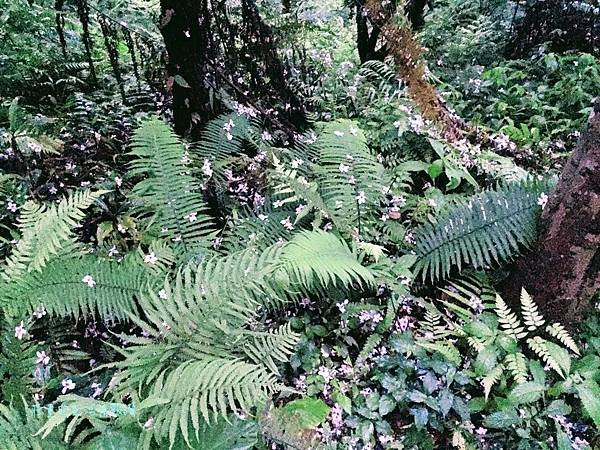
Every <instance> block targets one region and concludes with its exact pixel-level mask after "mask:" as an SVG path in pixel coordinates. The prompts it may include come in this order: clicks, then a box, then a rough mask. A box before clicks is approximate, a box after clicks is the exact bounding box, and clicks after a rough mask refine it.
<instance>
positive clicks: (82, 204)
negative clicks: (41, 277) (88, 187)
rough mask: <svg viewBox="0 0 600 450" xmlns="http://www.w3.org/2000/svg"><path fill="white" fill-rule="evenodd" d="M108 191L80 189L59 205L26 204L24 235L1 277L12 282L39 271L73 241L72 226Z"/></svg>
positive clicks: (31, 202)
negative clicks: (28, 273)
mask: <svg viewBox="0 0 600 450" xmlns="http://www.w3.org/2000/svg"><path fill="white" fill-rule="evenodd" d="M104 193H105V191H97V192H91V191H79V192H75V193H74V194H72V195H71V196H70V197H68V198H64V199H63V200H61V201H60V203H59V204H58V205H50V206H45V205H39V204H36V203H35V202H33V201H29V202H27V203H25V204H24V205H23V208H22V212H21V216H20V219H19V231H20V232H21V238H20V239H19V241H18V243H17V245H16V246H15V248H14V250H13V253H12V255H11V256H10V257H8V258H7V259H6V263H5V268H4V270H3V272H2V277H3V278H4V280H5V281H11V280H14V279H16V278H18V277H19V276H22V275H23V274H25V273H27V272H31V271H34V270H37V271H40V270H41V269H42V268H43V267H44V266H45V265H46V263H47V262H48V260H49V259H50V258H51V257H52V256H55V255H57V254H58V253H59V252H60V251H61V250H62V249H63V248H64V247H68V246H69V245H70V244H72V243H73V237H74V234H73V231H72V230H73V228H75V227H76V226H78V225H80V224H79V221H81V219H83V218H84V217H85V213H84V211H85V210H86V209H88V208H89V207H90V206H91V205H92V204H93V203H94V202H95V201H96V200H97V199H98V198H99V197H100V196H101V195H102V194H104Z"/></svg>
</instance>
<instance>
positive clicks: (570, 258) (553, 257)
mask: <svg viewBox="0 0 600 450" xmlns="http://www.w3.org/2000/svg"><path fill="white" fill-rule="evenodd" d="M522 287H524V288H525V289H526V290H527V292H529V293H530V294H531V295H532V296H533V298H534V300H535V301H536V303H537V304H538V305H539V306H540V307H541V308H542V310H543V312H544V313H545V314H546V316H547V317H548V318H551V319H554V320H558V321H560V322H563V323H565V324H567V325H570V324H573V323H576V322H578V321H580V320H581V319H583V317H584V314H585V312H586V309H587V308H588V307H589V305H590V300H591V299H592V297H593V296H594V294H595V293H596V292H597V290H598V289H600V100H596V103H595V105H594V112H593V113H592V115H591V117H590V121H589V126H588V129H587V130H586V131H584V132H583V133H582V136H581V138H580V140H579V143H578V144H577V147H576V149H575V151H574V153H573V154H572V155H571V157H570V159H569V161H568V162H567V164H566V166H565V168H564V170H563V172H562V174H561V177H560V180H559V182H558V185H557V186H556V188H555V190H554V192H552V194H551V195H550V198H549V201H548V204H547V205H546V207H545V208H544V212H543V214H542V219H541V233H540V237H539V239H538V243H537V245H536V247H535V248H534V249H533V250H532V251H531V252H530V253H529V254H527V255H524V256H523V257H521V258H520V259H519V260H518V261H517V270H516V272H515V273H514V276H511V277H509V279H508V280H507V286H506V287H505V288H504V294H505V296H506V297H507V298H508V299H509V300H512V301H515V300H516V299H517V298H518V295H519V293H520V290H521V288H522Z"/></svg>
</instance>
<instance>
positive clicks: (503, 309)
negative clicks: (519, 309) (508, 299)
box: [495, 295, 527, 340]
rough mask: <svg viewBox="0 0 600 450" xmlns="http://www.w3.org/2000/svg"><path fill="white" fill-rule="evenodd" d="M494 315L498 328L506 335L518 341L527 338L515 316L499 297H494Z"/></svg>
mask: <svg viewBox="0 0 600 450" xmlns="http://www.w3.org/2000/svg"><path fill="white" fill-rule="evenodd" d="M495 310H496V314H498V322H499V323H500V327H501V328H502V330H504V332H505V333H506V334H508V335H509V336H512V337H514V338H515V339H517V340H519V339H522V338H524V337H525V336H527V332H526V331H525V329H524V328H523V326H522V325H521V321H520V320H519V318H518V317H517V315H516V314H515V313H514V312H512V311H511V310H510V308H509V307H508V305H507V304H506V303H505V302H504V300H502V298H501V297H500V296H499V295H496V309H495Z"/></svg>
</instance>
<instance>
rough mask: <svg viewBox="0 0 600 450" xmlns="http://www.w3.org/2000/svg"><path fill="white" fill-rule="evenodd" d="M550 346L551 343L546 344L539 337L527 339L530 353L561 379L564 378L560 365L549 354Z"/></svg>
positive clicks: (546, 342)
mask: <svg viewBox="0 0 600 450" xmlns="http://www.w3.org/2000/svg"><path fill="white" fill-rule="evenodd" d="M550 344H551V342H548V341H546V340H544V339H543V338H541V337H539V336H534V337H532V338H529V339H527V345H529V348H530V349H531V351H533V352H534V353H535V354H536V355H538V356H539V357H540V358H542V360H543V361H544V362H545V363H546V364H547V365H548V366H549V367H550V368H552V369H553V370H554V371H555V372H556V373H558V374H559V375H560V376H561V377H563V378H565V373H564V372H563V369H562V367H561V365H560V363H559V362H558V361H557V360H556V359H555V358H554V357H553V356H552V354H551V351H550V349H549V345H550Z"/></svg>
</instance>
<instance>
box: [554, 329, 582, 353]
mask: <svg viewBox="0 0 600 450" xmlns="http://www.w3.org/2000/svg"><path fill="white" fill-rule="evenodd" d="M546 332H547V333H548V334H549V335H550V336H552V337H553V338H555V339H558V340H559V341H560V342H561V343H562V344H563V345H564V346H565V347H566V348H568V349H569V350H571V351H572V352H573V353H575V354H576V355H580V352H579V348H578V347H577V344H576V343H575V340H574V339H573V338H572V337H571V335H570V334H569V332H568V331H567V330H566V329H565V327H563V326H562V325H561V324H560V323H553V324H552V325H548V326H546Z"/></svg>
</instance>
